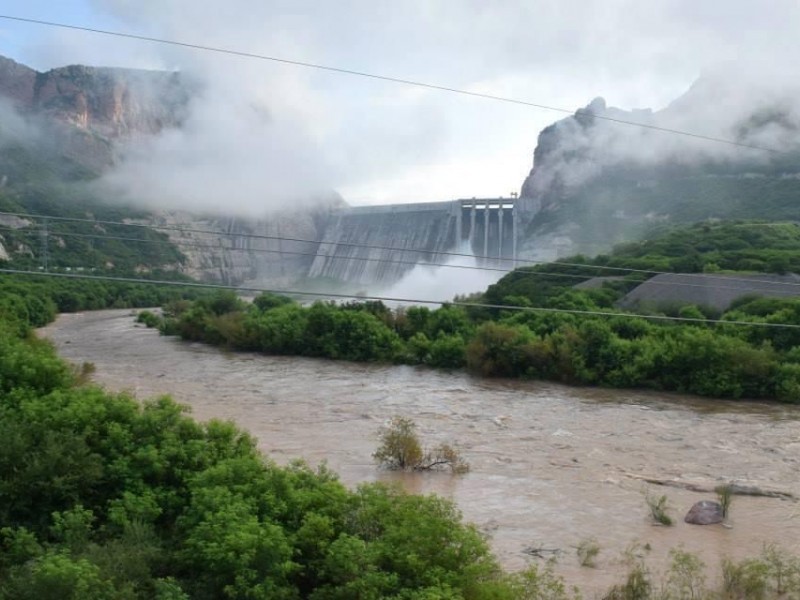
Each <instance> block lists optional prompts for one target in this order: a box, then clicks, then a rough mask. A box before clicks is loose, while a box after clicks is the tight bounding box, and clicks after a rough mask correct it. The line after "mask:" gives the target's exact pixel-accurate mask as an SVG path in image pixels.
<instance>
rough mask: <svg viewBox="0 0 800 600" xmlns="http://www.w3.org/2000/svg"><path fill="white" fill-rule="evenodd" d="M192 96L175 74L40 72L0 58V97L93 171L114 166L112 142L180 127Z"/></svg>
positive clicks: (107, 70) (91, 70)
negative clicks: (44, 130) (33, 119)
mask: <svg viewBox="0 0 800 600" xmlns="http://www.w3.org/2000/svg"><path fill="white" fill-rule="evenodd" d="M192 92H193V86H192V85H189V84H187V83H186V82H185V81H184V80H183V78H182V77H181V75H180V74H179V73H170V72H159V71H143V70H135V69H114V68H97V67H85V66H80V65H72V66H68V67H62V68H58V69H52V70H50V71H47V72H44V73H39V72H37V71H35V70H33V69H30V68H29V67H26V66H24V65H20V64H18V63H16V62H14V61H13V60H10V59H8V58H4V57H0V95H2V96H4V97H5V98H7V99H8V100H10V101H11V103H12V105H13V106H14V107H15V108H16V109H17V110H18V111H19V112H20V113H21V114H23V115H26V116H28V117H39V118H40V119H39V121H40V125H41V126H42V127H44V128H45V129H47V130H48V131H47V133H48V137H50V138H51V139H52V140H53V141H54V142H55V145H56V146H57V147H58V148H59V149H60V150H61V151H62V153H63V154H65V155H66V156H68V157H69V158H71V159H73V160H75V161H76V162H78V163H79V164H82V165H83V166H85V167H87V168H89V169H91V170H94V171H102V170H103V169H104V168H106V167H108V166H109V165H111V164H112V163H113V162H114V142H115V141H116V140H119V139H125V138H131V137H135V136H138V135H153V134H156V133H159V132H160V131H162V130H163V129H165V128H169V127H177V126H179V125H180V124H181V123H182V121H183V119H184V117H185V114H186V110H187V107H188V104H189V100H190V97H191V94H192Z"/></svg>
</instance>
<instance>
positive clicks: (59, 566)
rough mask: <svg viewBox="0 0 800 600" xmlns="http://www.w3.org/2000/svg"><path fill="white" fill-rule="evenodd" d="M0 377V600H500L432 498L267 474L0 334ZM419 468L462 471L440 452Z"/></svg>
mask: <svg viewBox="0 0 800 600" xmlns="http://www.w3.org/2000/svg"><path fill="white" fill-rule="evenodd" d="M223 300H225V299H223ZM226 301H227V302H228V303H229V306H230V305H231V304H233V305H234V306H236V307H238V303H230V302H229V300H226ZM222 304H224V303H223V302H217V299H216V298H215V299H212V301H210V302H208V303H205V304H204V307H209V308H207V309H206V314H207V315H211V316H212V317H224V316H226V315H227V314H228V313H224V314H220V315H216V314H213V312H212V310H213V309H212V308H210V307H214V306H217V307H219V308H218V309H217V310H218V311H220V312H221V311H222V310H226V308H223V307H222ZM292 306H293V305H288V304H282V305H280V306H278V307H276V308H273V309H271V310H276V311H282V310H288V309H289V307H292ZM191 310H193V309H190V310H189V311H187V313H188V312H191ZM246 310H248V311H249V310H250V309H246ZM253 310H254V311H257V310H259V309H258V308H257V307H256V308H254V309H253ZM325 310H326V311H327V310H329V309H325ZM268 312H269V311H268ZM184 314H185V313H184ZM350 314H351V315H354V317H355V318H356V319H358V320H359V321H361V320H363V319H367V320H368V321H367V322H369V323H374V324H375V325H374V326H376V327H377V326H378V324H379V325H380V326H381V327H385V325H384V324H383V323H381V322H380V321H379V320H377V318H376V317H375V316H374V315H373V314H371V313H370V312H367V311H350ZM0 372H2V379H1V381H2V384H3V386H4V387H3V393H2V396H1V397H0V436H2V439H3V444H2V445H0V471H2V472H3V474H4V476H3V477H2V478H0V522H2V523H3V528H2V529H0V598H2V599H5V598H8V599H11V598H15V599H16V598H37V599H38V598H75V599H78V598H80V599H83V598H100V599H102V598H114V599H119V598H121V599H132V600H133V599H137V598H164V599H175V600H177V599H186V598H200V599H202V598H287V599H295V598H323V599H324V598H352V597H353V596H354V595H357V596H358V595H360V596H361V597H366V598H392V597H394V598H418V597H419V598H475V599H480V598H511V597H512V596H511V584H510V583H509V582H508V581H507V579H506V577H505V575H504V574H503V573H502V572H501V571H500V570H499V568H498V566H497V564H496V562H495V561H494V559H493V558H492V557H491V555H490V553H489V550H488V547H487V544H486V541H485V540H484V538H483V537H482V536H481V535H480V534H479V533H478V532H477V531H476V530H475V529H474V528H473V527H471V526H467V525H464V524H463V523H462V522H461V516H460V514H459V513H458V511H457V510H456V509H455V507H454V506H453V505H452V504H451V503H449V502H447V501H444V500H441V499H439V498H435V497H429V498H424V497H415V496H408V495H406V494H404V493H402V492H400V491H398V490H394V489H389V488H385V487H383V486H380V485H376V484H374V485H367V486H363V487H362V488H360V489H359V490H358V491H356V492H351V491H348V490H347V489H346V488H345V487H344V486H343V485H341V484H340V483H339V482H338V480H337V479H336V476H335V475H334V474H332V473H331V472H330V471H328V470H327V469H326V468H324V467H322V468H320V469H317V470H312V469H310V468H308V467H307V466H305V465H303V464H301V463H298V464H293V465H289V466H288V467H278V466H276V465H275V464H273V463H271V462H270V461H268V460H266V459H265V458H264V457H263V456H261V455H260V454H259V453H258V452H257V450H256V448H255V442H254V440H253V439H251V438H250V437H249V436H247V435H246V434H244V433H242V432H241V431H239V430H238V429H236V428H235V427H234V426H233V425H231V424H230V423H221V422H218V421H210V422H208V423H204V424H200V423H197V422H196V421H194V420H192V419H191V418H190V417H188V416H187V415H186V413H185V410H184V409H183V408H182V407H180V406H178V405H176V404H175V403H174V402H173V401H172V400H170V399H169V398H158V399H155V400H152V401H149V402H146V403H144V404H140V403H138V402H136V401H135V400H133V399H132V398H130V397H128V396H126V395H124V394H109V393H107V392H105V391H103V390H101V389H99V388H95V387H86V386H82V385H78V381H77V379H76V378H75V377H74V376H73V374H72V369H70V368H68V367H67V366H66V365H64V364H63V362H61V361H60V360H59V359H58V358H57V357H56V356H55V355H54V352H53V349H52V347H51V346H50V345H48V344H46V343H43V342H41V341H39V340H36V339H34V338H32V337H29V336H27V334H24V333H20V331H18V329H17V328H16V327H9V326H8V325H6V326H3V327H0ZM424 454H425V456H426V457H427V458H426V460H433V461H441V460H446V461H448V464H450V465H454V469H455V470H458V469H457V467H455V465H458V464H463V463H459V461H460V458H459V457H458V455H457V453H456V452H455V451H454V450H453V449H452V448H449V447H447V446H440V447H439V448H437V449H435V450H434V451H431V452H429V453H424ZM431 457H432V458H431ZM441 464H444V463H441ZM429 466H430V467H431V468H432V467H433V466H436V465H434V464H430V465H429Z"/></svg>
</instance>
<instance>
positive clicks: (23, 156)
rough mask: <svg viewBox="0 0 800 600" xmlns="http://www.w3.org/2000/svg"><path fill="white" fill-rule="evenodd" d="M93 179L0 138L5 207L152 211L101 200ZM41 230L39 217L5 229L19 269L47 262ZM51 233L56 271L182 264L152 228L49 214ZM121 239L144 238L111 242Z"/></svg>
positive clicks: (71, 213) (162, 270) (134, 215)
mask: <svg viewBox="0 0 800 600" xmlns="http://www.w3.org/2000/svg"><path fill="white" fill-rule="evenodd" d="M0 134H2V130H0ZM94 176H95V174H93V173H91V172H88V171H86V170H85V169H83V168H81V167H79V166H77V165H75V164H74V163H72V162H70V161H69V160H68V159H66V158H64V157H57V156H53V155H50V154H48V153H46V152H43V151H36V150H34V149H32V148H30V147H26V146H23V145H21V144H18V143H10V142H8V141H5V142H4V140H3V138H2V135H0V179H2V181H3V185H2V186H0V212H12V213H25V214H36V215H46V216H53V217H70V218H78V219H98V220H104V221H123V220H125V219H141V218H145V217H146V216H147V212H146V211H144V210H142V209H138V208H134V207H132V206H129V205H124V204H122V203H118V202H108V201H103V200H102V199H100V198H98V197H97V196H96V195H95V193H94V192H93V191H92V190H91V188H90V187H89V186H88V185H87V183H88V181H90V180H91V179H92V178H93V177H94ZM42 227H43V224H42V220H41V219H37V220H35V221H33V222H32V223H31V224H30V225H29V226H26V227H22V228H16V227H15V228H12V227H8V226H0V243H2V245H3V247H4V248H5V249H6V251H7V252H8V253H9V255H10V257H11V260H10V262H9V264H10V265H11V266H12V267H13V268H18V269H29V268H38V267H39V266H42V263H43V257H42V237H41V229H42ZM47 231H48V236H47V237H48V240H47V242H48V243H47V254H48V266H49V267H50V268H53V269H55V270H63V269H66V268H70V269H72V270H75V269H83V270H91V269H96V270H102V271H104V272H109V271H111V272H114V273H115V274H131V273H134V272H137V271H145V272H156V273H159V275H160V276H170V274H171V272H172V271H174V269H175V267H176V266H177V265H179V264H181V263H182V262H183V261H184V257H183V255H182V254H181V252H180V251H179V250H178V249H177V248H176V246H175V245H173V244H171V243H170V242H169V240H168V238H167V236H166V235H165V234H163V233H158V232H156V231H154V230H151V229H147V228H136V229H132V228H130V227H124V226H119V225H102V226H100V225H96V224H93V223H80V222H68V221H58V220H53V219H51V220H49V221H48V222H47ZM115 237H116V238H133V239H141V240H143V241H141V242H136V241H127V240H119V239H110V238H115Z"/></svg>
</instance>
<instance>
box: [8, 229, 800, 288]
mask: <svg viewBox="0 0 800 600" xmlns="http://www.w3.org/2000/svg"><path fill="white" fill-rule="evenodd" d="M0 229H6V230H12V231H18V230H16V229H15V228H14V227H11V226H10V225H0ZM19 233H21V234H23V235H28V236H31V235H36V233H44V234H45V235H47V229H40V230H32V231H22V232H19ZM50 235H52V236H54V237H59V238H64V237H73V238H78V239H91V240H114V241H124V242H134V243H144V244H158V245H163V246H171V245H176V246H179V247H180V248H184V247H189V248H203V249H209V250H224V251H228V252H247V253H252V252H255V253H264V254H279V255H283V254H289V255H293V256H307V257H316V256H317V255H316V254H314V253H313V252H295V251H291V250H271V249H267V248H235V247H228V246H220V245H215V244H197V243H194V242H185V241H183V240H173V241H167V240H148V239H145V238H128V237H119V236H112V235H100V234H84V233H69V232H64V233H60V232H52V231H51V232H50ZM336 260H341V261H345V262H347V261H367V262H377V263H389V264H403V265H410V266H414V267H416V266H424V267H438V268H453V269H465V270H474V271H496V272H500V273H511V272H512V270H510V269H498V268H493V267H480V266H475V265H454V264H450V263H434V262H424V263H423V262H415V261H410V260H393V259H383V258H369V257H362V256H342V257H338V258H337V259H336ZM586 266H587V267H591V265H586ZM45 270H47V269H46V268H45ZM524 273H525V274H526V275H533V276H537V277H561V278H565V279H580V280H581V281H587V280H588V279H591V278H592V276H591V275H575V274H572V273H555V272H551V271H524ZM668 274H670V275H680V276H686V275H689V276H691V275H693V273H668ZM703 276H705V275H703ZM725 279H726V280H730V279H732V278H727V277H726V278H725ZM739 281H744V282H748V283H758V282H759V281H762V282H764V283H789V284H791V285H797V286H800V282H798V283H792V282H768V281H767V280H750V279H741V280H739ZM641 283H644V282H641ZM646 283H647V284H648V285H665V286H669V287H675V286H678V287H696V288H703V289H708V288H709V287H710V286H708V285H706V284H702V283H688V282H685V281H654V280H652V279H651V280H646ZM713 289H714V290H734V291H739V292H743V293H746V292H753V293H758V292H759V291H762V290H758V289H756V288H752V289H742V288H741V287H733V286H724V285H715V286H713ZM770 293H771V294H777V295H779V296H780V295H787V296H797V295H798V292H797V291H795V290H771V291H770Z"/></svg>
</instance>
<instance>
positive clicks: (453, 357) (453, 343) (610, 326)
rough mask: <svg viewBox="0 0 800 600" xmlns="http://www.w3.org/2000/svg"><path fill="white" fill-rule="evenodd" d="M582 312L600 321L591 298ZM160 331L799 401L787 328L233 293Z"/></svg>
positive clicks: (755, 304) (758, 313)
mask: <svg viewBox="0 0 800 600" xmlns="http://www.w3.org/2000/svg"><path fill="white" fill-rule="evenodd" d="M578 294H580V292H576V291H573V292H571V295H570V297H571V298H572V299H573V300H574V299H575V296H576V295H578ZM582 302H583V305H584V306H588V307H589V308H590V309H591V310H595V311H602V310H603V307H602V306H598V305H597V304H593V303H592V302H593V301H592V296H589V295H585V296H583V297H582ZM798 307H800V301H796V300H760V299H750V300H749V301H745V302H742V303H740V304H738V305H737V306H735V307H734V309H733V310H731V311H729V312H728V313H726V314H725V315H724V316H723V318H724V319H725V320H728V321H735V320H747V321H764V322H783V323H787V322H788V323H797V324H800V308H798ZM701 318H702V317H701ZM164 328H166V330H168V331H169V332H171V333H177V334H179V335H181V336H182V337H184V338H185V339H190V340H201V341H206V342H209V343H212V344H219V345H225V346H228V347H231V348H236V349H243V350H255V351H260V352H265V353H268V354H289V355H302V356H318V357H325V358H333V359H345V360H356V361H372V360H374V361H394V362H399V363H409V364H424V365H429V366H433V367H440V368H460V367H463V366H466V367H468V368H469V369H470V370H471V371H473V372H475V373H478V374H481V375H484V376H489V377H529V378H536V379H549V380H553V381H561V382H564V383H570V384H580V385H604V386H613V387H633V388H650V389H659V390H671V391H678V392H687V393H692V394H699V395H704V396H717V397H725V398H779V399H781V400H786V401H790V402H797V401H800V352H797V351H795V350H793V348H794V347H795V343H796V341H800V334H798V332H797V331H798V330H792V329H774V328H773V329H769V328H756V327H750V326H748V327H743V326H737V325H732V324H728V323H721V324H716V325H714V324H703V323H702V322H700V323H697V324H694V323H691V324H685V323H669V322H668V323H662V322H650V321H647V320H645V319H634V318H626V317H587V316H583V315H573V314H564V313H539V312H535V311H530V312H512V311H501V312H500V313H499V314H498V315H497V316H496V318H495V319H494V320H486V319H474V318H470V315H469V314H468V313H467V311H466V310H464V309H462V308H460V307H457V306H445V307H442V308H440V309H438V310H430V309H428V308H419V307H414V308H409V309H407V310H404V311H403V310H401V311H398V312H393V311H390V310H388V309H386V308H385V307H383V305H380V304H376V303H370V304H364V305H358V304H350V305H346V306H337V305H334V304H330V303H316V304H314V305H312V306H310V307H304V306H301V305H299V304H295V303H292V302H290V301H288V299H284V300H277V299H276V298H275V297H273V296H261V297H259V298H257V299H256V301H255V302H254V303H253V304H251V305H247V304H245V303H244V302H241V301H239V300H237V298H236V297H235V296H234V295H233V294H232V293H224V294H220V295H218V296H216V297H215V298H213V299H212V298H208V299H205V300H201V301H198V302H195V303H194V304H193V305H191V307H190V308H189V309H184V310H183V311H182V312H180V314H179V315H178V316H175V317H173V318H171V319H167V320H166V322H164V323H163V324H162V329H164Z"/></svg>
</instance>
